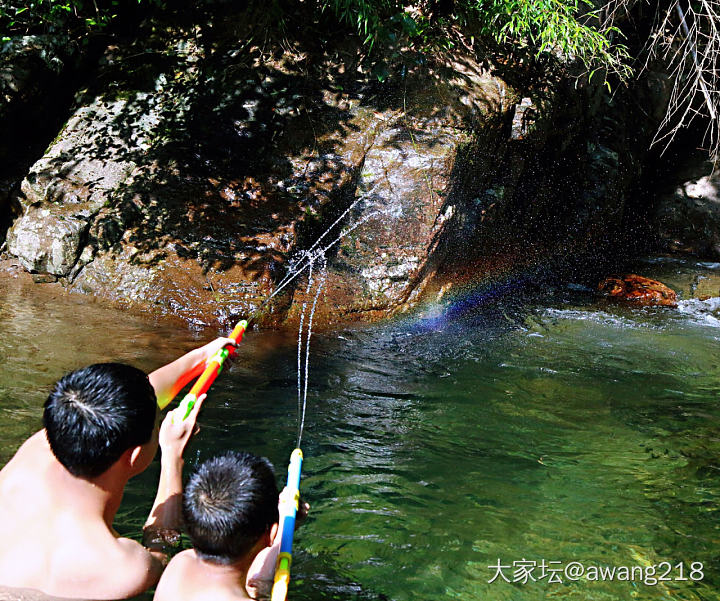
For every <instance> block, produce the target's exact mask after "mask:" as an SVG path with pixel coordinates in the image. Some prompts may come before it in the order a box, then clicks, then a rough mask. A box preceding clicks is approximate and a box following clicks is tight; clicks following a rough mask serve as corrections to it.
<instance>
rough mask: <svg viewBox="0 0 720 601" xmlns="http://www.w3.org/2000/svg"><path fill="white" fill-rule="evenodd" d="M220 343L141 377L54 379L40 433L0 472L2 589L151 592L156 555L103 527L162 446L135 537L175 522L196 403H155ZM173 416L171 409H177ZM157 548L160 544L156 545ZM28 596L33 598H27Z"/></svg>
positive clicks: (106, 374)
mask: <svg viewBox="0 0 720 601" xmlns="http://www.w3.org/2000/svg"><path fill="white" fill-rule="evenodd" d="M228 344H230V345H233V346H234V345H235V342H234V341H232V340H230V339H228V338H218V339H216V340H215V341H213V342H211V343H209V344H207V345H205V346H203V347H201V348H198V349H195V350H193V351H191V352H189V353H187V354H185V355H183V356H182V357H180V358H179V359H177V360H176V361H173V362H172V363H169V364H168V365H165V366H164V367H161V368H160V369H157V370H155V371H154V372H152V373H151V374H150V375H149V376H148V375H146V374H145V373H144V372H142V371H141V370H139V369H136V368H134V367H131V366H128V365H122V364H117V363H104V364H96V365H91V366H89V367H85V368H82V369H79V370H76V371H74V372H71V373H69V374H67V375H66V376H64V377H63V378H61V379H60V380H59V381H58V382H57V384H56V385H55V388H54V389H53V391H52V392H51V393H50V395H49V397H48V399H47V401H46V403H45V408H44V413H43V423H44V426H45V427H44V429H43V430H40V431H39V432H37V433H36V434H34V435H33V436H31V437H30V438H29V439H28V440H27V441H25V443H24V444H23V445H22V446H21V447H20V449H18V451H17V452H16V453H15V456H14V457H13V458H12V459H11V460H10V461H9V462H8V463H7V465H5V467H3V468H2V470H0V507H2V511H0V532H2V533H3V538H4V540H6V541H8V543H9V544H5V545H0V593H2V594H3V595H6V597H5V598H7V596H9V597H10V598H23V596H24V595H26V594H27V590H28V589H30V590H33V591H35V592H37V591H39V592H41V593H43V594H44V595H52V596H53V597H63V598H73V599H88V598H90V599H103V600H113V599H125V598H128V597H132V596H133V595H137V594H139V593H141V592H143V591H145V590H147V589H148V588H150V587H151V586H154V585H155V584H156V583H157V581H158V579H159V578H160V574H161V572H162V569H163V565H164V562H165V561H166V555H165V554H164V553H163V552H162V550H161V549H160V548H159V547H160V545H157V544H148V547H149V548H144V547H143V546H142V545H140V544H139V543H137V542H136V541H133V540H131V539H128V538H123V537H121V536H120V535H119V534H118V533H117V532H116V531H115V530H114V529H113V526H112V524H113V520H114V518H115V514H116V513H117V511H118V508H119V507H120V502H121V501H122V496H123V491H124V488H125V485H126V484H127V482H128V480H129V479H130V478H132V477H133V476H135V475H137V474H139V473H140V472H142V471H143V470H145V468H147V467H148V465H149V464H150V462H151V461H152V460H153V458H154V456H155V454H156V452H157V449H158V446H159V447H160V448H161V449H162V458H161V463H160V465H161V469H160V481H159V484H158V491H157V495H156V498H155V503H154V505H153V508H152V510H151V512H150V516H149V517H148V520H147V523H146V526H145V531H146V532H149V533H152V534H153V536H154V537H155V538H156V539H163V538H164V536H165V534H166V533H168V532H172V531H175V532H177V529H179V527H180V523H181V520H182V516H181V495H182V466H183V451H184V449H185V445H186V444H187V442H188V440H189V438H190V436H191V435H192V433H193V431H194V429H195V423H196V419H197V414H198V412H199V411H200V407H201V406H202V401H203V398H204V397H201V398H199V399H198V401H197V403H196V404H195V407H194V408H193V410H192V412H191V413H190V415H189V416H188V418H187V419H186V420H183V419H182V416H179V417H178V419H175V420H173V415H174V412H171V413H170V414H169V415H168V416H167V417H166V419H165V420H164V421H163V423H162V426H160V411H159V409H158V403H160V405H161V406H165V405H166V404H167V403H168V402H169V400H170V399H171V398H172V397H174V396H175V395H176V394H177V393H178V392H179V391H180V390H181V389H182V388H183V386H184V385H185V384H187V383H188V382H189V381H190V380H191V379H192V378H193V377H194V376H195V375H197V374H198V373H199V372H200V371H202V369H203V368H204V366H205V364H206V363H207V361H208V359H210V357H212V356H213V355H214V354H215V353H216V352H217V351H218V350H220V349H221V348H223V347H224V346H226V345H228ZM176 411H177V410H176ZM160 542H161V541H160ZM33 594H34V593H33Z"/></svg>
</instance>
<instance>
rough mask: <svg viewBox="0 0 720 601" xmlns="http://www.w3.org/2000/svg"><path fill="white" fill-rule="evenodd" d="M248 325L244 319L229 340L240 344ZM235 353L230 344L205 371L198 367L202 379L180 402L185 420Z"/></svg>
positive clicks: (214, 357)
mask: <svg viewBox="0 0 720 601" xmlns="http://www.w3.org/2000/svg"><path fill="white" fill-rule="evenodd" d="M247 325H248V322H247V321H246V320H244V319H243V320H242V321H240V322H238V324H237V325H236V326H235V328H234V329H233V331H232V333H231V334H230V336H228V338H232V339H233V340H234V341H235V342H240V341H241V340H242V337H243V334H244V333H245V330H246V329H247ZM234 353H235V347H233V346H231V345H229V344H228V345H227V346H225V347H223V348H221V349H220V350H219V351H218V352H217V353H215V354H214V355H213V356H212V357H210V359H209V360H208V361H207V362H206V363H205V367H204V369H203V367H202V365H201V366H199V367H198V369H202V370H203V371H202V373H200V377H199V378H198V379H197V380H196V381H195V384H193V386H192V388H191V389H190V392H188V393H187V394H186V395H185V397H184V398H183V400H182V401H180V404H179V405H178V408H179V409H180V413H182V416H183V420H184V419H187V416H188V415H190V412H191V411H192V409H193V407H194V406H195V403H196V402H197V400H198V397H200V395H202V394H205V393H206V392H207V390H208V388H210V386H212V383H213V382H214V381H215V378H217V377H218V374H219V373H220V372H221V371H222V367H223V364H224V363H225V360H226V359H227V358H228V357H229V356H231V355H233V354H234ZM196 375H197V372H195V371H194V372H192V373H190V374H187V375H186V378H187V380H186V381H188V380H191V379H192V378H193V377H195V376H196ZM169 402H170V399H167V401H165V402H164V403H163V405H161V406H160V409H165V407H166V406H167V405H168V403H169Z"/></svg>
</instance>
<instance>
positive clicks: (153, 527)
mask: <svg viewBox="0 0 720 601" xmlns="http://www.w3.org/2000/svg"><path fill="white" fill-rule="evenodd" d="M205 397H206V395H204V394H203V395H201V396H200V398H198V400H197V402H196V403H195V406H194V407H193V409H192V411H191V412H190V415H188V417H187V419H185V420H183V419H182V418H183V416H182V414H181V412H180V410H179V409H175V410H173V411H170V412H169V413H168V414H167V415H166V416H165V419H164V420H163V423H162V425H161V426H160V435H159V442H160V449H161V453H162V456H161V458H160V481H159V483H158V490H157V495H156V496H155V502H154V503H153V507H152V509H151V510H150V515H149V516H148V519H147V521H146V522H145V526H144V528H143V543H144V544H145V546H146V547H148V549H150V552H151V553H153V555H155V556H156V557H158V558H159V559H163V560H166V557H165V548H166V547H167V546H168V545H170V546H175V545H176V544H177V543H179V541H180V527H181V525H182V468H183V464H184V460H183V452H184V451H185V445H186V444H187V442H188V440H189V439H190V437H191V436H192V435H193V432H194V431H195V425H196V422H197V416H198V413H199V412H200V408H201V407H202V404H203V402H204V401H205Z"/></svg>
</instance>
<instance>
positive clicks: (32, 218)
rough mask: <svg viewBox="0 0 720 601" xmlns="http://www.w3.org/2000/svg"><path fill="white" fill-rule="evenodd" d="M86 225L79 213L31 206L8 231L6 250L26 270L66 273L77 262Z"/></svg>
mask: <svg viewBox="0 0 720 601" xmlns="http://www.w3.org/2000/svg"><path fill="white" fill-rule="evenodd" d="M87 228H88V223H87V221H86V220H85V219H83V218H82V217H80V216H78V215H75V214H72V213H70V214H65V215H63V214H62V213H60V214H58V213H54V212H53V211H52V210H51V209H49V208H42V207H31V208H30V209H29V210H28V211H27V213H26V214H25V215H24V216H23V217H22V218H21V219H19V220H18V221H17V222H16V224H15V226H14V227H13V228H12V229H11V230H10V232H9V234H8V238H7V243H8V250H9V252H10V253H11V254H13V255H15V256H17V257H18V259H19V260H20V263H21V264H22V266H23V267H24V268H25V269H27V270H28V271H31V272H35V273H49V274H52V275H56V276H66V275H68V274H69V273H70V271H71V270H72V268H73V266H74V265H75V263H76V262H77V259H78V256H79V255H80V250H81V242H82V238H83V236H84V234H85V232H86V231H87Z"/></svg>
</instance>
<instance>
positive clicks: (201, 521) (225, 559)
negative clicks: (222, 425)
mask: <svg viewBox="0 0 720 601" xmlns="http://www.w3.org/2000/svg"><path fill="white" fill-rule="evenodd" d="M183 517H184V519H185V526H186V528H187V532H188V535H189V536H190V540H191V541H192V544H193V547H194V548H195V552H196V553H197V554H198V555H199V556H200V557H201V558H202V559H206V560H208V561H211V562H214V563H221V564H229V563H233V562H235V561H237V560H239V559H242V558H243V557H244V556H245V555H247V553H248V552H249V551H250V550H251V549H252V548H253V546H255V544H256V543H257V542H258V540H259V539H260V537H261V536H262V535H263V534H265V533H266V532H267V531H269V530H270V528H271V527H272V525H273V524H274V523H276V522H277V521H278V488H277V484H276V483H275V475H274V473H273V466H272V464H271V463H270V462H269V461H268V460H267V459H265V458H264V457H258V456H257V455H253V454H252V453H245V452H238V451H229V452H227V453H225V454H223V455H220V456H218V457H214V458H212V459H210V460H208V461H206V462H205V463H203V464H202V465H201V466H200V467H199V468H198V469H197V470H196V471H195V473H194V474H193V475H192V476H191V477H190V480H189V481H188V483H187V486H185V492H184V493H183Z"/></svg>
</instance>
